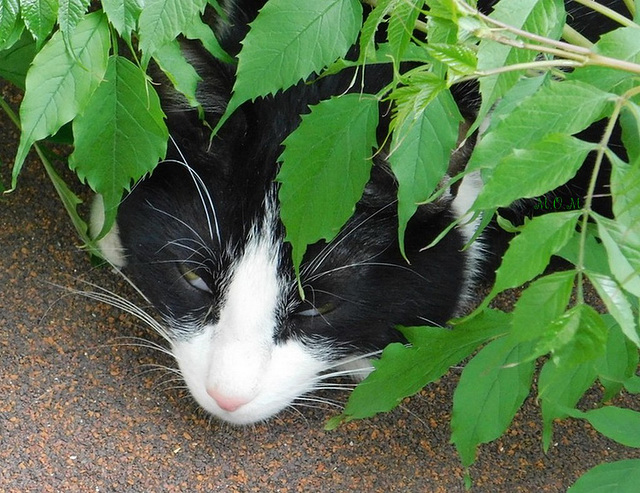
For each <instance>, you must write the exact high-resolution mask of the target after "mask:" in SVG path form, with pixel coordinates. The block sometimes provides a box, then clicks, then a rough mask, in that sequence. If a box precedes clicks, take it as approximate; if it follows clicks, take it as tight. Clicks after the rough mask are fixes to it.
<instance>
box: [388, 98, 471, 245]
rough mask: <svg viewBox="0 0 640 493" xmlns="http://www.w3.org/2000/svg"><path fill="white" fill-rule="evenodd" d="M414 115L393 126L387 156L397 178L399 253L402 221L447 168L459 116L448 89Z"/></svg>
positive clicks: (405, 221) (428, 193)
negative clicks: (389, 151)
mask: <svg viewBox="0 0 640 493" xmlns="http://www.w3.org/2000/svg"><path fill="white" fill-rule="evenodd" d="M415 116H416V118H415V119H414V118H411V117H410V116H409V117H407V118H406V119H405V120H404V121H403V122H402V123H401V124H400V126H399V127H397V128H395V129H394V132H393V138H392V142H391V149H392V151H391V153H390V155H389V158H388V160H389V163H390V165H391V169H392V171H393V173H394V175H395V176H396V178H397V180H398V237H399V239H400V245H401V248H402V250H403V253H404V242H403V240H404V232H405V229H406V225H407V223H408V222H409V219H411V217H412V216H413V214H414V213H415V211H416V209H417V208H418V204H419V203H420V202H425V201H426V200H427V199H428V198H429V197H430V196H431V194H432V193H433V192H434V190H435V189H436V187H437V186H438V184H439V183H440V181H441V180H442V177H443V176H444V175H445V173H446V172H447V169H448V167H449V159H450V157H451V151H452V150H453V149H454V147H455V145H456V141H457V139H458V124H459V122H460V120H461V119H462V117H461V116H460V114H459V113H458V111H457V108H456V106H455V103H453V101H452V99H451V95H450V94H449V93H448V92H446V93H445V92H443V93H440V95H439V96H438V97H436V98H435V99H434V100H433V101H432V102H431V103H430V104H429V105H428V106H427V107H426V108H425V109H424V110H423V111H420V113H419V114H418V115H415Z"/></svg>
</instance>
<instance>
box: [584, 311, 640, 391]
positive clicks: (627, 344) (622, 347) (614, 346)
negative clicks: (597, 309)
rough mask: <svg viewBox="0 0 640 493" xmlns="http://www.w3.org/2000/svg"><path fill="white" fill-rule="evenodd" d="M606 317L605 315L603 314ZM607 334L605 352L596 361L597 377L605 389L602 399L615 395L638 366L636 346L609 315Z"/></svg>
mask: <svg viewBox="0 0 640 493" xmlns="http://www.w3.org/2000/svg"><path fill="white" fill-rule="evenodd" d="M605 317H606V315H605ZM606 322H607V327H608V329H609V334H608V338H607V347H606V350H605V353H604V354H603V355H602V356H601V357H600V358H599V359H598V360H597V361H596V363H595V366H596V369H597V371H598V379H599V380H600V383H602V386H603V387H604V389H605V392H604V395H603V397H602V401H603V402H606V401H608V400H610V399H612V398H613V397H615V396H616V395H617V394H618V393H619V392H620V390H622V388H623V386H624V385H625V383H626V382H628V381H629V379H630V378H632V377H633V376H634V375H635V371H636V369H637V368H638V361H639V359H640V357H639V355H638V347H637V346H636V345H635V344H633V343H632V342H631V341H630V340H629V339H628V338H627V337H626V336H625V335H624V334H623V333H622V329H621V328H620V326H619V325H618V324H617V323H616V322H615V320H614V319H613V317H611V316H609V320H608V321H606Z"/></svg>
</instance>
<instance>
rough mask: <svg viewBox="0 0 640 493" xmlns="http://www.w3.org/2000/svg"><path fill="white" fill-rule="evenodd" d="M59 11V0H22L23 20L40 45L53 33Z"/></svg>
mask: <svg viewBox="0 0 640 493" xmlns="http://www.w3.org/2000/svg"><path fill="white" fill-rule="evenodd" d="M57 11H58V1H57V0H20V13H21V15H22V20H23V21H24V25H25V26H27V29H28V30H29V32H30V33H31V34H32V35H33V37H34V39H35V40H36V44H37V45H38V46H40V45H42V43H43V42H44V40H45V39H47V37H48V36H49V34H50V33H51V30H52V29H53V25H54V24H55V22H56V15H57Z"/></svg>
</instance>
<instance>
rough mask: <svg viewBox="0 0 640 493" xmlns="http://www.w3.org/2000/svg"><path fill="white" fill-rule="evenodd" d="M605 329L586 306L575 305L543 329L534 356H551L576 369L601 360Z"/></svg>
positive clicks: (595, 313)
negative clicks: (576, 366)
mask: <svg viewBox="0 0 640 493" xmlns="http://www.w3.org/2000/svg"><path fill="white" fill-rule="evenodd" d="M607 332H608V330H607V326H606V325H605V323H604V321H603V320H602V317H601V316H600V314H599V313H598V312H596V311H595V310H594V309H593V308H591V307H590V306H589V305H576V306H574V307H573V308H570V309H569V310H567V312H566V313H564V314H562V315H561V316H560V317H558V318H557V319H556V320H554V321H553V322H552V323H551V324H550V325H549V326H548V327H547V329H546V331H545V333H544V334H543V335H542V337H541V338H540V341H539V342H538V344H537V346H536V348H535V350H534V354H535V355H537V356H541V355H543V354H546V353H548V352H551V353H553V359H554V361H556V362H561V364H562V365H566V366H571V365H578V364H580V363H584V362H587V361H591V360H594V359H596V358H598V357H600V356H601V355H602V354H603V353H604V351H605V348H606V344H607Z"/></svg>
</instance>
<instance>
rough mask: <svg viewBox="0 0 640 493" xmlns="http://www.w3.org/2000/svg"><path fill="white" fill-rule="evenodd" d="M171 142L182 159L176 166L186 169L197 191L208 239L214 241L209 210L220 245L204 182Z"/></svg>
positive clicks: (173, 141)
mask: <svg viewBox="0 0 640 493" xmlns="http://www.w3.org/2000/svg"><path fill="white" fill-rule="evenodd" d="M171 142H172V143H173V145H174V147H175V148H176V150H177V151H178V154H180V158H181V159H182V162H180V161H178V164H181V165H183V166H184V167H185V168H186V170H187V171H188V172H189V175H190V176H191V179H192V180H193V182H194V184H195V185H196V189H197V190H198V195H199V196H200V201H201V202H202V206H203V209H204V213H205V215H206V216H207V226H208V228H209V234H210V237H211V239H212V240H213V239H214V234H213V229H212V227H211V226H212V225H211V217H210V215H209V210H211V214H212V215H213V222H214V227H215V237H216V238H217V239H218V244H219V245H221V244H222V239H221V237H220V225H219V224H218V216H217V214H216V208H215V206H214V205H213V199H212V198H211V194H210V193H209V189H208V188H207V187H206V186H205V184H204V182H203V181H202V178H200V175H198V174H197V173H196V172H195V171H194V170H193V168H191V166H189V165H188V164H187V160H186V158H185V156H184V154H183V153H182V151H181V150H180V148H179V147H178V144H177V143H176V141H175V140H174V138H173V137H171ZM205 196H206V202H205ZM207 205H208V206H209V207H208V208H207Z"/></svg>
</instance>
